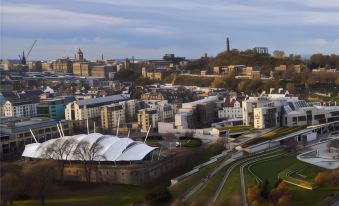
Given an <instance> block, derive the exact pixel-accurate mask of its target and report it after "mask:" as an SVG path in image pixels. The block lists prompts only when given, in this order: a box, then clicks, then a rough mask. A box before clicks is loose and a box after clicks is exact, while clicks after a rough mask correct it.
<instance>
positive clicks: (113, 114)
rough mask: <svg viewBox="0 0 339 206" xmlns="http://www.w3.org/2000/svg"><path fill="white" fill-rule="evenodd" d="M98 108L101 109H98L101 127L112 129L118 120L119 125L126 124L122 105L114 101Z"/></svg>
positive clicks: (115, 126)
mask: <svg viewBox="0 0 339 206" xmlns="http://www.w3.org/2000/svg"><path fill="white" fill-rule="evenodd" d="M100 109H101V110H100V112H101V127H102V128H103V129H107V130H113V129H114V128H117V127H118V122H119V121H120V123H119V125H120V126H121V125H125V124H126V119H125V110H124V107H123V105H121V104H119V103H115V104H111V105H106V106H102V107H101V108H100ZM119 119H120V120H119Z"/></svg>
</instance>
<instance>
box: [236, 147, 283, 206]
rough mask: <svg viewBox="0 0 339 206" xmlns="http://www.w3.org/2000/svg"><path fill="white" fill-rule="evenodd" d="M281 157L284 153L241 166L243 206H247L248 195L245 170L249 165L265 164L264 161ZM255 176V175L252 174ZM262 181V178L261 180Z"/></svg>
mask: <svg viewBox="0 0 339 206" xmlns="http://www.w3.org/2000/svg"><path fill="white" fill-rule="evenodd" d="M281 155H284V153H281V154H275V155H270V156H267V157H264V158H262V159H259V160H258V159H254V161H251V160H250V161H248V162H245V163H244V164H242V165H241V166H240V180H241V195H242V200H243V201H242V203H243V204H242V205H243V206H247V205H248V204H247V194H246V184H245V177H244V168H245V167H247V166H248V165H253V164H255V163H259V162H263V161H267V160H270V159H272V158H275V157H278V156H281ZM252 174H253V173H252ZM255 178H259V177H256V176H255ZM259 179H260V178H259Z"/></svg>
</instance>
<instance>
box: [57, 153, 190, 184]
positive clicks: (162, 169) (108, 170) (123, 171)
mask: <svg viewBox="0 0 339 206" xmlns="http://www.w3.org/2000/svg"><path fill="white" fill-rule="evenodd" d="M185 162H186V161H185V160H183V161H177V160H176V158H175V156H171V157H167V158H165V159H162V160H156V161H155V160H153V161H143V162H140V163H132V164H126V165H114V164H110V165H108V164H105V165H103V164H101V165H95V166H93V169H92V174H91V182H97V183H110V184H132V185H143V184H147V183H150V182H152V181H154V180H156V179H158V178H159V177H160V176H162V175H164V174H166V173H169V172H170V171H171V170H173V169H174V168H176V167H178V166H180V165H182V164H184V163H185ZM64 178H65V180H66V181H81V182H85V181H86V178H85V171H84V166H83V165H81V164H72V165H66V166H65V169H64Z"/></svg>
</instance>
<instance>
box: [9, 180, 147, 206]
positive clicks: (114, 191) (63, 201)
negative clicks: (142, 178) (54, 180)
mask: <svg viewBox="0 0 339 206" xmlns="http://www.w3.org/2000/svg"><path fill="white" fill-rule="evenodd" d="M145 192H146V188H143V187H138V186H131V185H104V184H92V185H87V184H82V183H68V184H66V185H65V186H62V187H61V188H58V190H56V191H54V192H51V194H50V195H49V196H47V200H46V204H45V205H46V206H49V205H53V206H59V205H65V206H68V205H69V206H73V205H112V206H113V205H128V204H131V203H133V202H138V201H143V199H144V195H145ZM13 205H16V206H19V205H22V206H26V205H30V206H31V205H41V203H40V201H38V200H25V201H15V202H14V204H13Z"/></svg>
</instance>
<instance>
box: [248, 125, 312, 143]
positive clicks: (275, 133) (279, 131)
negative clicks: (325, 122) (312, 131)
mask: <svg viewBox="0 0 339 206" xmlns="http://www.w3.org/2000/svg"><path fill="white" fill-rule="evenodd" d="M305 128H306V126H294V127H279V128H276V129H273V130H272V131H270V132H267V133H265V134H263V135H262V136H259V137H257V138H255V139H252V140H250V141H248V142H246V143H245V144H244V145H242V146H243V147H249V146H251V145H254V144H258V143H261V142H265V141H267V140H272V139H276V138H279V137H282V136H285V135H288V134H291V133H294V132H297V131H299V130H302V129H305Z"/></svg>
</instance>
